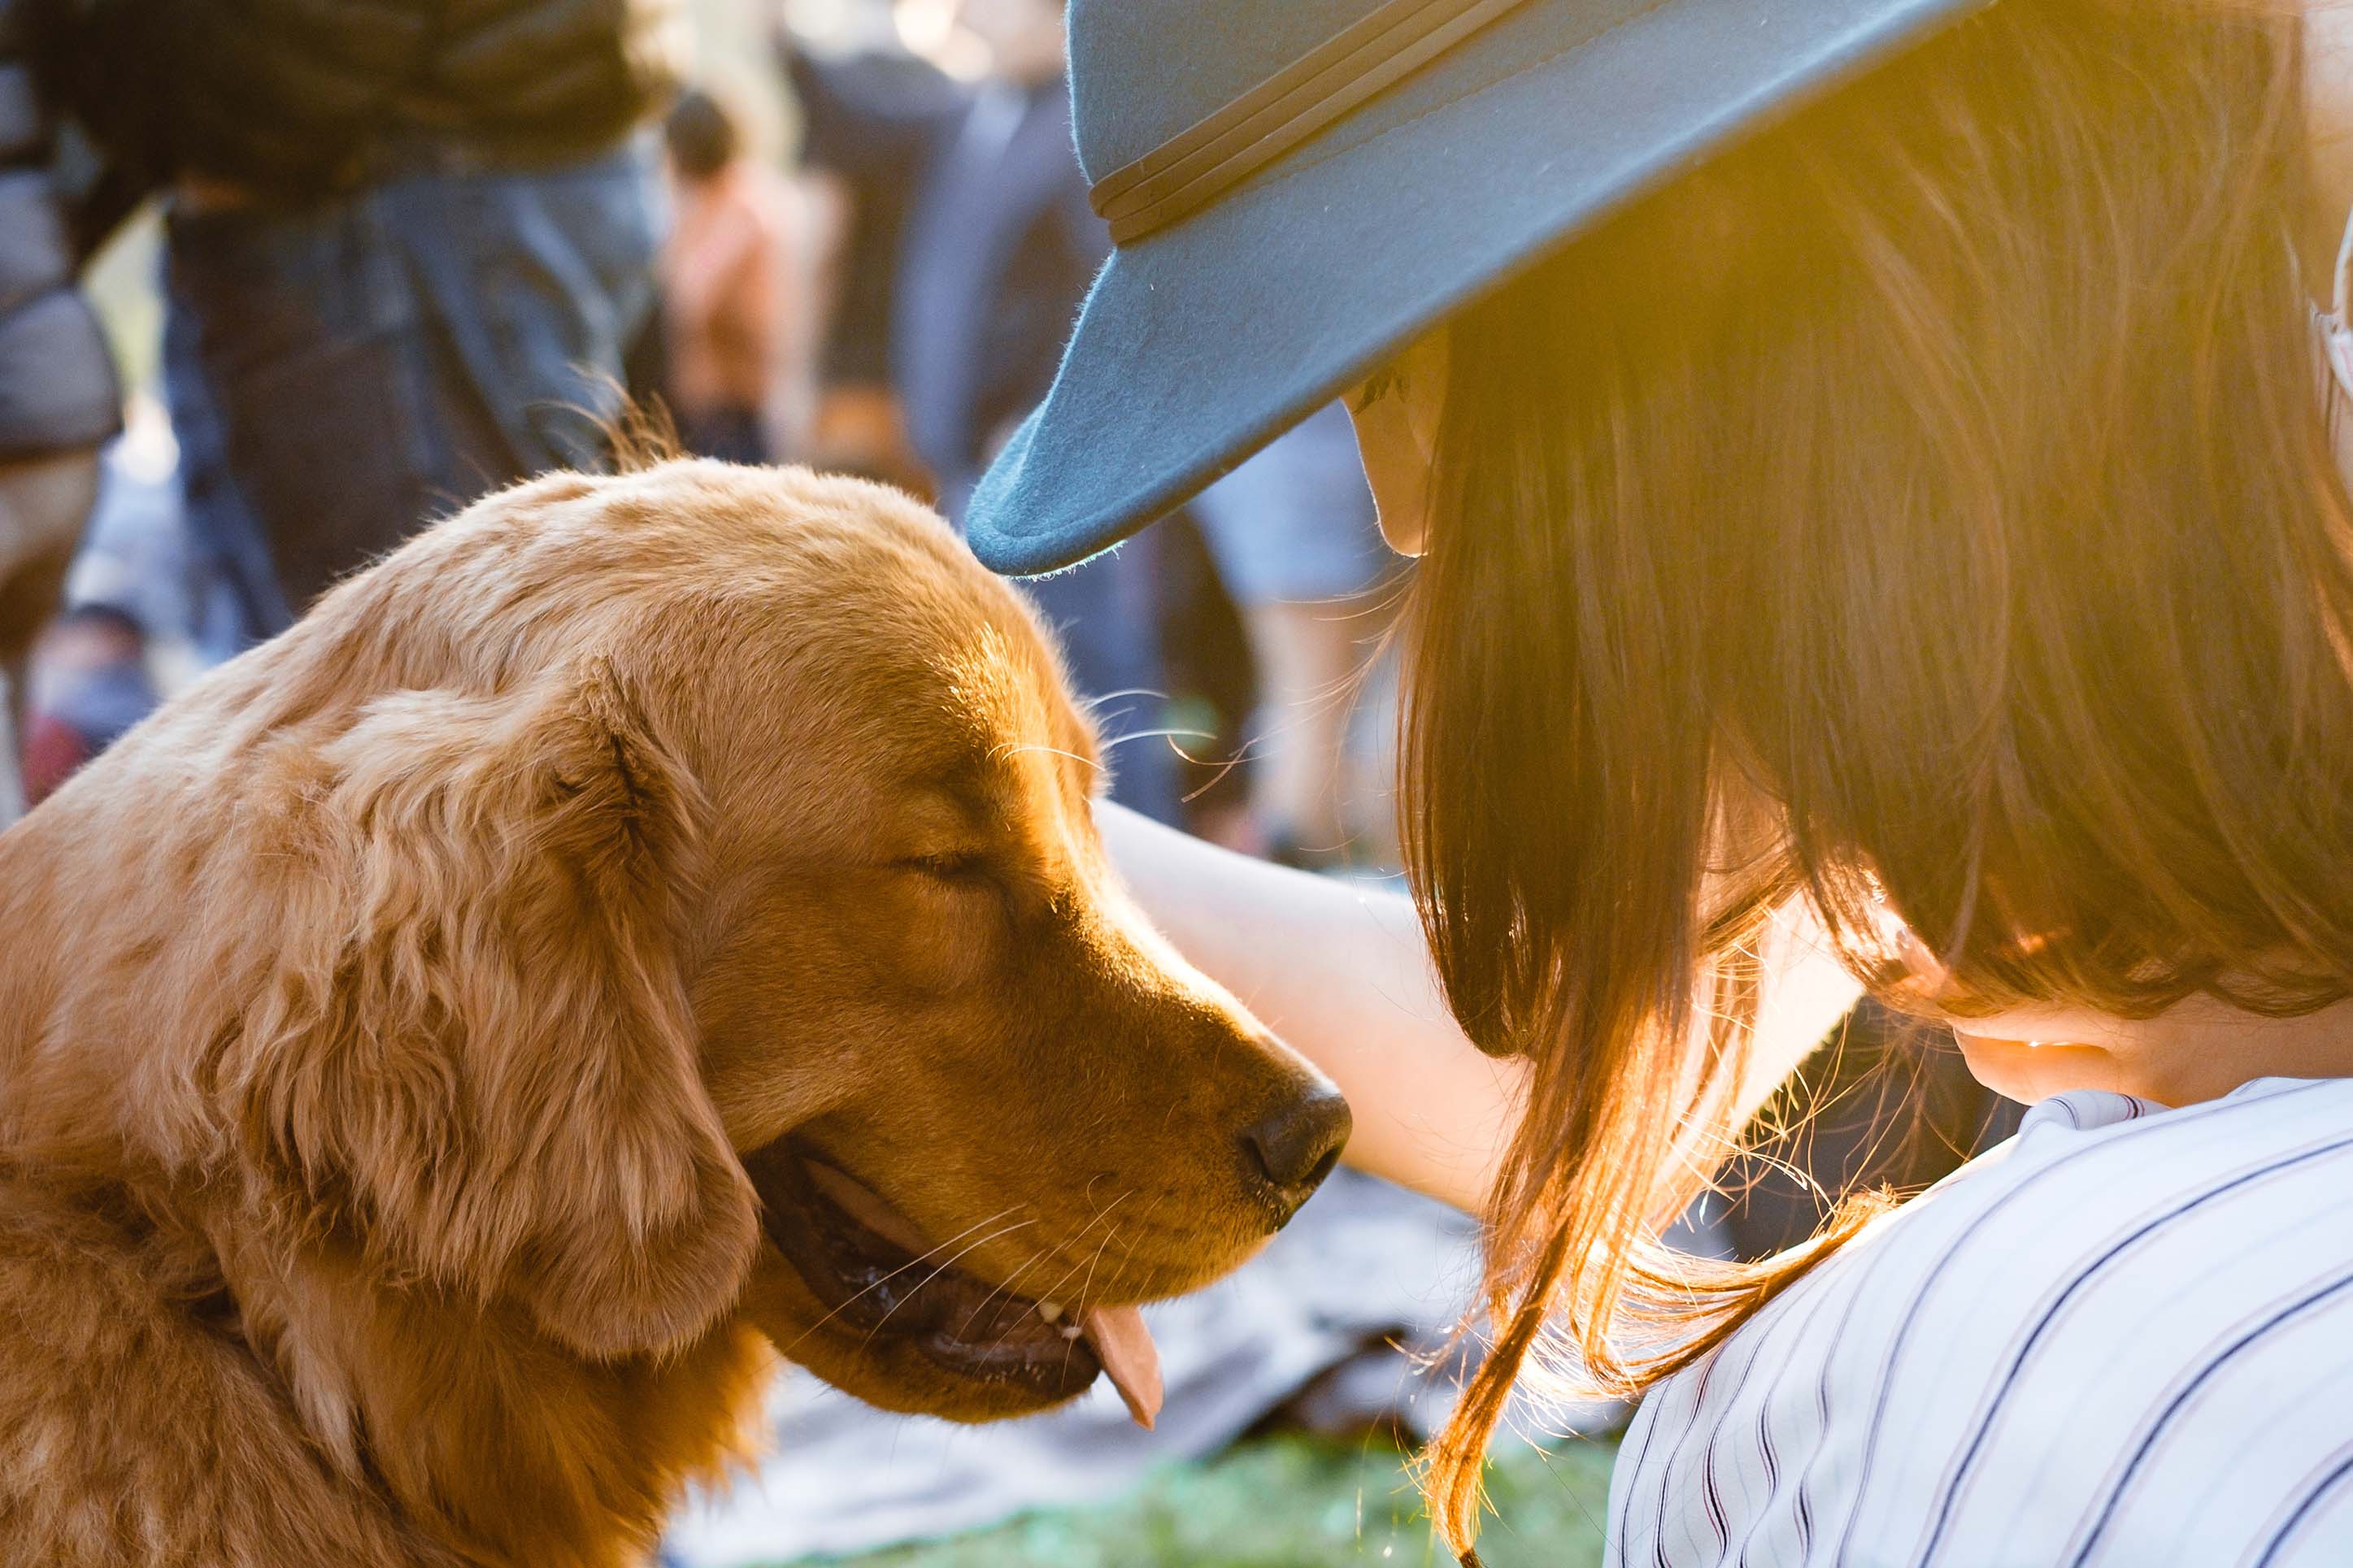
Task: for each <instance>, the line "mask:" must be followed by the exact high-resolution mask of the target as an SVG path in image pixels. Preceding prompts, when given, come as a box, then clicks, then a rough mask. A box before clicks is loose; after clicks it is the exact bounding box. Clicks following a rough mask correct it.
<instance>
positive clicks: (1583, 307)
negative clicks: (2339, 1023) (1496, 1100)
mask: <svg viewBox="0 0 2353 1568" xmlns="http://www.w3.org/2000/svg"><path fill="white" fill-rule="evenodd" d="M2301 28H2302V24H2301V21H2300V19H2299V18H2298V16H2296V15H2295V8H2294V7H2283V6H2279V5H2261V4H2255V3H2253V0H2235V3H2232V0H2000V3H1998V4H1996V5H1993V6H1991V7H1990V8H1989V10H1987V11H1985V12H1983V13H1980V14H1978V15H1977V16H1973V17H1972V18H1971V19H1969V20H1967V21H1964V22H1962V23H1959V24H1957V26H1954V27H1953V28H1952V29H1950V30H1949V31H1948V32H1947V33H1946V34H1945V35H1943V36H1941V37H1938V38H1936V39H1935V40H1933V41H1932V42H1930V43H1929V44H1927V45H1926V46H1924V47H1921V48H1920V49H1918V50H1917V51H1916V52H1915V54H1914V55H1913V56H1912V57H1910V58H1907V59H1905V60H1904V61H1901V62H1899V63H1897V64H1895V65H1893V66H1890V67H1888V68H1884V69H1883V70H1881V71H1879V72H1878V73H1876V74H1875V75H1873V77H1871V78H1870V79H1867V80H1865V81H1863V82H1862V83H1859V84H1856V85H1854V86H1852V87H1849V88H1848V89H1844V90H1843V91H1841V92H1840V93H1839V94H1837V95H1836V96H1834V97H1832V98H1830V99H1828V100H1823V101H1821V102H1820V103H1817V104H1815V105H1813V106H1811V107H1810V108H1808V109H1806V110H1803V111H1802V112H1800V113H1799V114H1797V115H1796V116H1795V117H1793V118H1791V119H1789V120H1788V121H1784V122H1783V123H1782V124H1780V125H1779V126H1778V127H1777V128H1775V129H1774V130H1772V131H1769V132H1767V133H1765V134H1763V135H1761V136H1759V137H1757V138H1756V139H1754V140H1752V141H1751V142H1748V143H1747V144H1746V145H1745V146H1744V147H1742V148H1740V149H1738V150H1736V151H1734V152H1732V153H1728V154H1726V155H1725V156H1724V157H1722V158H1720V159H1718V160H1716V161H1715V163H1712V164H1711V165H1709V166H1708V167H1707V168H1705V169H1704V170H1702V171H1700V172H1699V173H1697V174H1693V175H1690V176H1687V177H1685V178H1684V179H1683V180H1682V181H1681V182H1679V183H1678V184H1677V185H1676V186H1675V187H1674V188H1673V189H1672V191H1670V192H1669V193H1667V194H1666V195H1662V196H1660V197H1657V198H1654V199H1652V200H1651V201H1649V202H1647V203H1646V204H1644V205H1641V206H1640V207H1637V208H1635V209H1633V210H1631V211H1630V212H1628V213H1626V214H1623V215H1621V216H1620V217H1618V218H1617V219H1616V220H1614V221H1613V222H1612V223H1611V224H1610V225H1609V226H1608V227H1607V228H1606V229H1604V230H1602V231H1601V232H1599V233H1597V234H1595V235H1593V236H1592V237H1588V238H1586V239H1583V240H1580V241H1579V242H1578V243H1577V245H1576V246H1574V247H1571V248H1570V249H1568V250H1567V252H1565V253H1563V254H1561V255H1558V256H1556V257H1555V258H1551V259H1549V260H1547V261H1546V262H1545V263H1543V264H1542V265H1540V266H1539V267H1537V268H1535V270H1533V271H1532V272H1530V273H1528V274H1526V275H1525V276H1523V277H1521V278H1519V279H1515V280H1514V281H1512V282H1510V283H1508V284H1507V285H1505V286H1504V288H1503V289H1500V290H1499V291H1498V292H1497V293H1496V294H1495V295H1493V297H1492V298H1490V299H1488V300H1485V301H1483V302H1482V303H1479V304H1477V305H1475V306H1473V307H1472V308H1471V309H1469V310H1467V311H1466V312H1464V313H1463V314H1462V315H1461V317H1459V318H1458V319H1457V320H1455V321H1453V322H1452V323H1451V325H1450V327H1449V329H1448V331H1449V333H1450V350H1451V353H1450V363H1451V370H1450V373H1449V376H1448V384H1447V388H1446V396H1445V408H1444V415H1443V420H1442V426H1441V431H1440V455H1439V461H1438V465H1437V470H1436V476H1435V479H1434V483H1435V484H1436V485H1437V486H1438V490H1437V492H1436V500H1437V503H1438V504H1437V506H1436V508H1435V513H1434V515H1435V518H1436V523H1435V526H1434V528H1433V531H1432V539H1431V549H1430V555H1429V557H1428V559H1427V560H1426V561H1425V563H1423V570H1422V573H1421V580H1420V582H1419V585H1418V588H1417V590H1416V595H1417V608H1416V613H1415V622H1414V626H1413V629H1412V633H1411V636H1412V644H1411V649H1412V651H1411V654H1410V658H1409V690H1410V703H1409V718H1408V734H1407V766H1406V768H1405V770H1404V773H1405V777H1406V780H1407V788H1406V795H1405V806H1404V811H1405V828H1406V836H1407V843H1408V854H1409V862H1410V868H1411V871H1412V875H1413V880H1414V885H1415V889H1416V893H1417V896H1418V898H1419V902H1420V905H1421V909H1422V913H1423V918H1424V921H1425V923H1426V925H1427V928H1428V931H1429V935H1430V944H1431V947H1432V950H1433V952H1434V954H1435V957H1436V962H1437V965H1438V969H1439V972H1440V976H1441V978H1442V980H1443V981H1444V984H1445V986H1446V989H1447V992H1448V994H1449V996H1450V998H1451V1002H1452V1005H1453V1007H1454V1010H1455V1013H1456V1015H1457V1016H1458V1017H1459V1018H1460V1020H1461V1024H1462V1026H1463V1027H1464V1028H1465V1029H1466V1030H1467V1031H1468V1032H1469V1033H1470V1035H1471V1037H1472V1039H1473V1040H1475V1041H1476V1042H1477V1043H1478V1044H1479V1045H1480V1046H1481V1047H1482V1048H1484V1049H1486V1050H1489V1051H1491V1052H1495V1053H1508V1054H1513V1055H1518V1056H1523V1057H1525V1058H1529V1059H1530V1061H1531V1062H1532V1063H1533V1066H1534V1074H1533V1082H1532V1087H1531V1090H1530V1094H1529V1099H1528V1104H1527V1111H1526V1115H1525V1121H1524V1122H1523V1125H1522V1126H1521V1128H1520V1131H1519V1133H1518V1136H1517V1139H1516V1141H1515V1142H1514V1146H1513V1149H1512V1151H1511V1153H1510V1156H1509V1159H1508V1162H1507V1164H1506V1167H1505V1170H1504V1175H1503V1177H1502V1179H1501V1180H1500V1182H1499V1184H1498V1185H1497V1188H1496V1190H1495V1193H1494V1194H1493V1200H1492V1204H1491V1209H1490V1214H1489V1222H1490V1251H1489V1260H1488V1276H1487V1280H1486V1293H1487V1297H1488V1305H1489V1309H1490V1311H1491V1313H1492V1315H1493V1321H1494V1323H1495V1324H1496V1336H1495V1339H1496V1342H1495V1344H1494V1346H1493V1351H1492V1352H1491V1354H1490V1356H1489V1357H1488V1359H1487V1361H1486V1363H1485V1364H1484V1366H1483V1368H1482V1370H1481V1371H1480V1373H1478V1374H1477V1376H1476V1377H1475V1379H1474V1380H1473V1382H1472V1384H1471V1386H1470V1387H1469V1388H1468V1389H1467V1390H1466V1393H1465V1396H1464V1398H1463V1399H1462V1401H1461V1405H1460V1407H1459V1410H1458V1412H1457V1414H1456V1415H1455V1416H1454V1417H1453V1419H1452V1421H1451V1424H1450V1425H1449V1426H1447V1428H1446V1429H1445V1430H1444V1431H1443V1432H1442V1433H1441V1434H1440V1436H1439V1438H1438V1439H1437V1441H1436V1443H1435V1444H1434V1445H1433V1447H1432V1450H1431V1453H1430V1476H1429V1483H1430V1497H1431V1500H1432V1504H1433V1508H1434V1511H1435V1513H1436V1516H1437V1520H1438V1523H1439V1526H1440V1530H1441V1531H1442V1533H1443V1534H1444V1536H1445V1538H1446V1539H1447V1541H1448V1542H1449V1543H1450V1544H1451V1545H1452V1546H1453V1547H1455V1548H1456V1549H1457V1550H1458V1551H1461V1552H1468V1551H1469V1548H1470V1544H1471V1542H1472V1540H1473V1539H1474V1537H1475V1535H1476V1533H1477V1527H1478V1515H1479V1508H1480V1501H1479V1500H1480V1474H1481V1469H1482V1461H1483V1457H1484V1454H1485V1450H1486V1447H1487V1445H1488V1442H1489V1440H1490V1438H1491V1436H1492V1435H1493V1431H1494V1428H1495V1426H1496V1425H1497V1423H1498V1421H1499V1420H1500V1419H1501V1416H1502V1414H1503V1411H1504V1402H1505V1398H1506V1396H1507V1394H1509V1392H1510V1390H1511V1387H1512V1385H1513V1384H1514V1379H1515V1378H1517V1377H1519V1376H1520V1375H1521V1374H1522V1373H1524V1372H1525V1371H1529V1370H1532V1369H1534V1368H1537V1367H1542V1368H1544V1369H1546V1370H1548V1371H1550V1372H1552V1373H1556V1374H1558V1375H1559V1376H1561V1377H1564V1378H1566V1379H1567V1381H1568V1382H1569V1383H1570V1384H1572V1385H1573V1386H1574V1387H1576V1388H1577V1389H1581V1390H1585V1391H1591V1392H1601V1393H1609V1394H1634V1393H1638V1392H1640V1391H1641V1389H1643V1388H1644V1387H1646V1386H1647V1385H1648V1384H1651V1383H1652V1382H1654V1381H1655V1380H1657V1379H1658V1378H1659V1377H1661V1376H1662V1375H1664V1374H1666V1373H1670V1372H1672V1371H1673V1370H1675V1369H1676V1368H1679V1367H1682V1366H1684V1365H1687V1364H1689V1363H1692V1362H1693V1361H1694V1360H1695V1359H1696V1358H1698V1357H1699V1356H1702V1355H1704V1353H1706V1352H1708V1351H1709V1350H1710V1349H1712V1348H1713V1347H1714V1346H1715V1344H1717V1343H1718V1342H1721V1341H1722V1339H1723V1338H1724V1336H1725V1335H1726V1334H1727V1333H1729V1332H1730V1331H1732V1330H1733V1329H1735V1328H1736V1327H1737V1326H1738V1325H1739V1324H1740V1323H1741V1322H1742V1321H1744V1320H1745V1319H1746V1318H1747V1317H1748V1316H1749V1315H1750V1314H1751V1313H1753V1312H1754V1311H1756V1310H1757V1309H1758V1308H1759V1307H1760V1306H1762V1305H1763V1304H1764V1303H1765V1302H1767V1300H1770V1299H1771V1298H1772V1297H1773V1295H1774V1294H1775V1293H1776V1292H1777V1291H1778V1290H1779V1289H1782V1288H1783V1287H1785V1286H1786V1285H1788V1283H1790V1282H1791V1281H1792V1280H1793V1279H1796V1278H1797V1277H1798V1275H1799V1273H1801V1272H1802V1271H1803V1270H1804V1269H1805V1268H1808V1267H1809V1266H1810V1265H1811V1264H1812V1263H1813V1262H1815V1261H1817V1260H1818V1259H1819V1258H1821V1257H1823V1256H1825V1255H1826V1254H1827V1253H1828V1252H1829V1251H1831V1250H1832V1249H1834V1248H1835V1247H1836V1246H1837V1245H1838V1244H1839V1243H1840V1242H1841V1241H1842V1240H1843V1239H1844V1238H1845V1237H1847V1236H1849V1235H1851V1234H1852V1230H1853V1228H1854V1227H1855V1226H1856V1225H1858V1224H1859V1223H1860V1221H1861V1218H1862V1216H1863V1213H1864V1211H1862V1210H1860V1209H1853V1208H1850V1209H1849V1210H1847V1211H1844V1212H1843V1213H1842V1214H1841V1216H1840V1217H1839V1218H1837V1219H1835V1220H1833V1222H1832V1223H1831V1227H1830V1228H1829V1229H1828V1231H1826V1232H1825V1234H1824V1235H1823V1236H1822V1237H1820V1238H1818V1239H1817V1240H1816V1242H1814V1243H1813V1244H1812V1245H1810V1247H1805V1248H1802V1249H1800V1250H1799V1251H1798V1252H1796V1253H1793V1254H1790V1255H1788V1256H1786V1257H1783V1258H1778V1259H1774V1260H1772V1261H1769V1262H1766V1263H1763V1264H1758V1265H1755V1266H1734V1265H1723V1264H1710V1263H1703V1262H1701V1261H1699V1260H1696V1259H1694V1258H1685V1257H1681V1256H1678V1255H1676V1254H1674V1253H1673V1252H1672V1251H1670V1250H1668V1249H1667V1248H1665V1247H1662V1245H1661V1243H1660V1241H1659V1238H1658V1233H1657V1230H1656V1228H1655V1227H1656V1226H1657V1225H1659V1224H1660V1223H1661V1221H1662V1216H1669V1215H1673V1214H1674V1213H1676V1212H1678V1211H1679V1210H1680V1209H1681V1208H1682V1207H1683V1205H1685V1204H1686V1203H1688V1202H1689V1201H1690V1200H1691V1199H1692V1198H1693V1197H1694V1195H1695V1194H1697V1193H1698V1191H1699V1190H1700V1189H1701V1188H1702V1187H1703V1186H1704V1184H1705V1182H1706V1180H1707V1178H1708V1175H1709V1173H1710V1171H1711V1170H1712V1168H1713V1167H1714V1165H1715V1163H1717V1162H1718V1161H1719V1160H1720V1159H1721V1158H1722V1156H1723V1154H1724V1153H1725V1152H1726V1151H1727V1150H1728V1149H1729V1147H1730V1146H1731V1143H1732V1140H1733V1139H1734V1138H1735V1137H1736V1134H1737V1132H1738V1131H1739V1129H1738V1128H1736V1126H1734V1125H1732V1122H1733V1120H1734V1114H1735V1111H1734V1107H1735V1100H1736V1095H1735V1090H1734V1087H1733V1086H1734V1085H1735V1084H1736V1082H1737V1080H1738V1078H1739V1075H1740V1071H1741V1068H1742V1065H1743V1058H1744V1053H1745V1048H1746V1047H1745V1041H1746V1027H1745V1026H1746V1020H1747V1019H1748V1018H1749V1017H1750V1016H1753V1013H1754V1007H1755V999H1756V995H1757V987H1758V984H1759V969H1760V963H1759V960H1758V957H1757V949H1758V944H1759V938H1760V933H1761V932H1762V931H1763V930H1764V927H1765V922H1766V921H1767V916H1768V914H1769V913H1770V911H1772V910H1774V908H1775V907H1776V906H1778V905H1781V904H1783V903H1785V902H1786V901H1788V900H1790V899H1791V898H1793V897H1802V898H1803V899H1804V900H1807V901H1808V902H1809V903H1810V906H1811V909H1812V910H1813V912H1814V913H1815V914H1816V915H1818V916H1819V918H1820V920H1821V921H1823V922H1824V924H1825V925H1826V926H1827V927H1828V929H1829V931H1831V934H1832V937H1833V938H1834V940H1835V941H1836V942H1837V943H1838V944H1839V947H1840V950H1841V952H1842V953H1843V954H1844V955H1845V957H1846V958H1847V961H1848V962H1849V963H1850V965H1851V966H1852V968H1853V969H1854V970H1855V971H1856V972H1857V973H1859V974H1861V975H1862V976H1864V977H1865V978H1866V980H1867V981H1869V982H1871V983H1873V984H1878V985H1880V986H1881V988H1882V989H1883V991H1886V992H1890V993H1891V999H1893V1000H1895V1001H1897V1002H1898V1003H1900V1002H1901V1001H1902V1000H1903V999H1904V998H1903V997H1902V996H1901V994H1900V992H1898V991H1896V988H1894V987H1893V986H1892V985H1891V984H1889V983H1888V981H1887V977H1888V976H1889V975H1890V974H1891V973H1894V966H1893V965H1892V963H1891V960H1892V959H1893V957H1894V954H1893V953H1892V952H1890V951H1889V942H1890V937H1889V934H1888V931H1887V927H1888V916H1889V915H1890V914H1892V915H1894V916H1895V917H1897V918H1899V919H1900V921H1901V922H1902V924H1903V925H1904V926H1905V927H1908V928H1909V931H1911V932H1912V933H1914V934H1915V935H1916V937H1917V939H1918V940H1919V941H1920V942H1924V943H1926V945H1927V946H1928V947H1929V948H1930V949H1931V950H1933V951H1934V952H1936V954H1937V955H1938V956H1940V957H1941V958H1942V960H1943V961H1944V963H1946V964H1947V967H1948V968H1949V969H1950V971H1951V973H1952V974H1953V976H1954V990H1953V991H1952V992H1950V993H1947V994H1945V996H1944V997H1943V1000H1944V1002H1945V1005H1947V1006H1948V1007H1951V1008H1952V1009H1953V1010H1956V1011H1960V1012H1964V1013H1966V1012H1970V1011H1978V1010H1983V1011H1991V1010H1994V1009H1998V1008H2000V1007H2003V1006H2006V1005H2016V1004H2019V1003H2022V1002H2025V1001H2029V1000H2036V1001H2059V1002H2064V1003H2069V1004H2073V1005H2084V1006H2090V1007H2094V1008H2097V1009H2100V1010H2103V1011H2106V1012H2110V1013H2114V1014H2118V1015H2122V1016H2134V1017H2147V1016H2153V1015H2155V1014H2157V1013H2158V1012H2161V1011H2163V1010H2164V1009H2165V1008H2167V1007H2168V1006H2170V1005H2173V1004H2174V1003H2176V1002H2178V1001H2179V1000H2181V999H2183V998H2185V997H2188V996H2190V995H2192V994H2200V993H2204V994H2212V995H2215V996H2219V997H2221V998H2223V999H2225V1000H2227V1001H2229V1002H2231V1003H2233V1004H2235V1005H2240V1006H2243V1007H2247V1008H2252V1009H2253V1010H2255V1011H2258V1012H2262V1013H2267V1014H2274V1015H2288V1014H2295V1013H2300V1012H2304V1011H2309V1010H2312V1009H2315V1008H2317V1007H2319V1006H2322V1005H2327V1004H2330V1003H2334V1002H2337V1001H2339V1000H2342V999H2344V998H2345V997H2347V996H2348V995H2353V511H2348V503H2347V500H2346V496H2345V490H2344V488H2343V485H2342V483H2341V482H2340V480H2339V479H2338V478H2337V473H2336V470H2335V468H2334V465H2333V462H2332V453H2331V447H2330V436H2329V430H2328V425H2327V420H2328V415H2329V410H2328V407H2327V400H2326V399H2325V398H2324V397H2323V395H2322V394H2321V392H2320V374H2319V373H2318V372H2317V370H2316V363H2317V362H2316V357H2315V354H2314V350H2313V344H2312V334H2311V331H2310V318H2309V309H2308V306H2307V302H2306V291H2305V289H2304V286H2303V282H2302V280H2301V279H2299V276H2298V272H2297V268H2296V263H2295V257H2294V248H2295V237H2296V235H2297V233H2298V232H2299V225H2301V224H2302V223H2303V222H2304V221H2305V219H2306V216H2307V215H2306V211H2305V205H2306V200H2307V194H2306V124H2305V119H2304V102H2303V91H2302V69H2303V62H2302V58H2301ZM1956 998H1957V999H1956Z"/></svg>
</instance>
